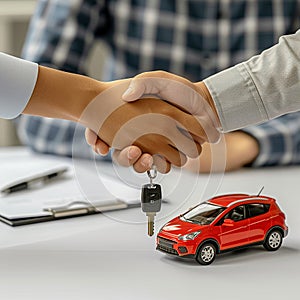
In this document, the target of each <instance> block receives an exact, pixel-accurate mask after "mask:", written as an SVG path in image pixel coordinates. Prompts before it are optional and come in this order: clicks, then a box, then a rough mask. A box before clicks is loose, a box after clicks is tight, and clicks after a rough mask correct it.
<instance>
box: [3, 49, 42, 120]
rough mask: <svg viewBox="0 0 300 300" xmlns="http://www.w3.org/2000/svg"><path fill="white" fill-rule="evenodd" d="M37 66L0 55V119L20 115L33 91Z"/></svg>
mask: <svg viewBox="0 0 300 300" xmlns="http://www.w3.org/2000/svg"><path fill="white" fill-rule="evenodd" d="M37 76H38V65H37V64H36V63H32V62H29V61H26V60H22V59H19V58H16V57H13V56H10V55H7V54H4V53H0V107H1V108H0V118H5V119H13V118H15V117H17V116H18V115H19V114H21V113H22V112H23V110H24V108H25V107H26V105H27V103H28V101H29V99H30V97H31V95H32V92H33V90H34V87H35V84H36V81H37Z"/></svg>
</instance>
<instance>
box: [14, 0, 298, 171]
mask: <svg viewBox="0 0 300 300" xmlns="http://www.w3.org/2000/svg"><path fill="white" fill-rule="evenodd" d="M299 27H300V0H207V1H205V0H149V1H147V0H64V1H57V0H48V1H47V0H39V1H38V5H37V8H36V12H35V15H34V17H33V19H32V22H31V25H30V29H29V34H28V38H27V41H26V44H25V47H24V52H23V57H24V58H26V59H28V60H32V61H35V62H38V63H39V64H42V65H46V66H51V67H56V68H59V69H62V70H66V71H70V72H76V73H81V74H85V73H86V72H85V70H86V66H87V58H88V55H89V53H90V51H91V49H92V46H93V45H94V43H95V41H96V40H97V39H101V40H103V41H104V42H105V43H106V44H107V45H108V47H109V49H110V56H109V57H108V58H107V59H106V65H105V68H104V70H105V71H104V74H103V80H112V79H119V78H125V77H131V76H134V75H136V74H138V73H140V72H144V71H148V70H166V71H169V72H172V73H176V74H178V75H181V76H184V77H186V78H188V79H190V80H191V81H200V80H202V79H204V78H206V77H208V76H210V75H212V74H214V73H216V72H219V71H221V70H223V69H225V68H228V67H230V66H232V65H235V64H237V63H239V62H241V61H244V60H246V59H248V58H250V57H251V56H253V55H255V54H258V53H260V52H261V51H262V50H264V49H266V48H268V47H270V46H272V45H273V44H275V43H276V42H277V41H278V38H279V37H280V36H281V35H283V34H289V33H294V32H296V30H297V29H298V28H299ZM75 126H76V125H75V124H74V123H71V122H67V121H61V120H51V119H45V118H38V117H29V116H22V118H21V120H20V122H19V126H18V127H19V129H18V131H19V135H20V137H21V139H22V141H23V142H24V143H25V144H28V145H30V146H31V147H32V148H33V149H34V150H36V151H41V152H45V153H55V154H60V155H69V156H70V155H71V154H72V142H73V134H74V128H75ZM81 130H82V140H81V139H80V140H79V139H76V141H77V144H76V145H74V146H75V148H74V149H75V150H76V151H75V152H76V153H75V154H76V155H78V156H80V155H83V154H82V153H87V152H86V151H87V150H86V149H87V148H88V147H87V145H86V143H85V140H84V133H83V130H84V129H83V128H81ZM245 132H248V133H249V134H250V135H252V136H253V137H254V138H256V139H257V141H258V142H259V144H260V154H259V156H258V157H257V159H256V161H255V162H254V164H253V165H255V166H263V165H277V164H294V163H300V112H299V113H294V114H291V115H286V116H282V117H280V118H278V119H276V120H272V121H269V122H268V123H266V124H263V125H259V126H253V127H250V128H247V129H245Z"/></svg>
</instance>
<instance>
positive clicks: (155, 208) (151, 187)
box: [141, 166, 162, 236]
mask: <svg viewBox="0 0 300 300" xmlns="http://www.w3.org/2000/svg"><path fill="white" fill-rule="evenodd" d="M152 169H153V170H154V174H153V175H152V174H151V171H147V174H148V176H149V178H150V184H149V183H148V184H145V185H143V187H142V195H141V202H142V211H143V212H145V213H146V216H147V218H148V235H149V236H152V235H153V234H154V218H155V216H156V213H158V212H159V211H160V208H161V199H162V193H161V186H160V185H159V184H154V183H153V179H154V178H155V177H156V176H157V171H156V168H155V166H153V167H152Z"/></svg>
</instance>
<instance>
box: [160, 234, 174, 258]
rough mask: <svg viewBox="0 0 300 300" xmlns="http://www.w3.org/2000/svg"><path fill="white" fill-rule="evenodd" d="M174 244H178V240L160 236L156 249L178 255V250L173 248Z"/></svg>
mask: <svg viewBox="0 0 300 300" xmlns="http://www.w3.org/2000/svg"><path fill="white" fill-rule="evenodd" d="M174 244H176V242H173V241H170V240H167V239H164V238H160V237H159V238H158V243H157V247H156V249H157V250H160V251H162V252H166V253H169V254H174V255H178V252H177V251H176V250H175V249H173V245H174Z"/></svg>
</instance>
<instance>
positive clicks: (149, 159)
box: [141, 157, 153, 169]
mask: <svg viewBox="0 0 300 300" xmlns="http://www.w3.org/2000/svg"><path fill="white" fill-rule="evenodd" d="M141 164H142V166H143V167H146V168H149V169H150V168H151V166H152V164H153V159H152V157H147V158H144V159H142V161H141Z"/></svg>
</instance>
